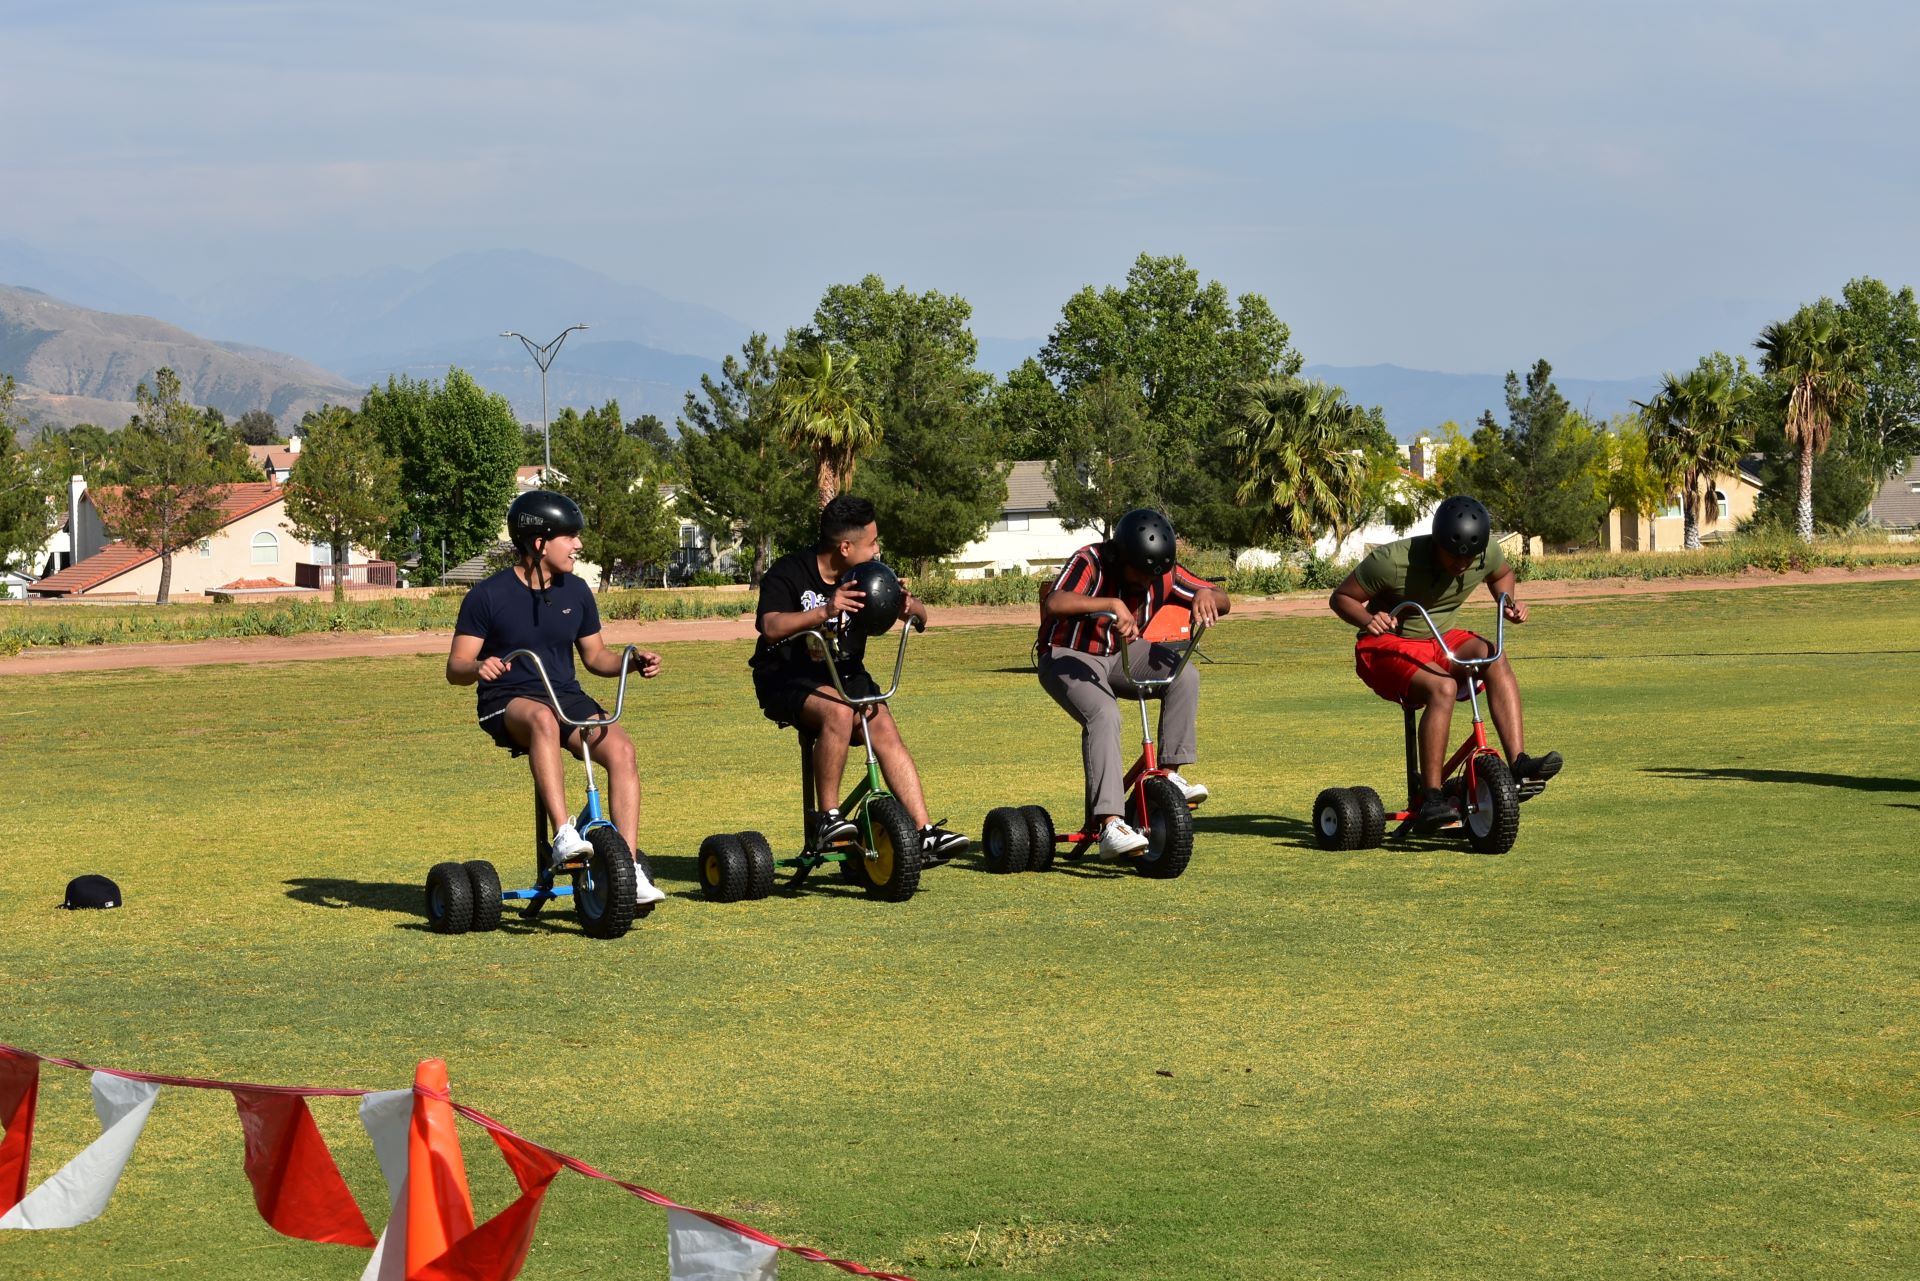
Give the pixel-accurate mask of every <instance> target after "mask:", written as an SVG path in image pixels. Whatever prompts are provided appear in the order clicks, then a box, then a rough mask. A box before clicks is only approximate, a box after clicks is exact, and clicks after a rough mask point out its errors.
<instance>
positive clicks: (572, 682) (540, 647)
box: [453, 569, 600, 719]
mask: <svg viewBox="0 0 1920 1281" xmlns="http://www.w3.org/2000/svg"><path fill="white" fill-rule="evenodd" d="M541 596H542V594H541V593H540V592H538V591H536V590H534V589H533V588H531V587H528V586H527V585H526V584H525V583H523V582H521V581H520V580H519V579H518V578H517V577H515V576H514V572H513V571H512V570H511V569H503V570H501V571H500V572H499V573H497V574H495V575H493V576H492V577H491V578H488V579H486V580H485V581H484V582H482V583H480V584H478V585H477V586H475V587H474V589H473V590H472V591H470V592H468V593H467V598H466V599H465V600H463V601H461V602H460V616H459V618H458V619H457V620H456V621H455V622H454V624H453V633H454V635H456V636H478V637H479V638H480V640H481V645H480V657H481V658H482V659H488V658H504V657H506V656H507V655H508V654H510V653H512V652H513V651H514V650H516V649H530V650H532V651H533V652H534V653H536V654H538V655H540V661H541V662H542V663H543V664H545V665H546V669H547V677H548V679H550V680H552V681H553V688H554V692H555V693H557V694H559V695H560V696H561V697H562V698H563V699H564V698H565V697H566V696H567V695H568V694H578V693H581V689H580V681H579V680H578V678H576V677H575V675H574V671H573V646H574V642H575V641H578V640H579V639H580V638H581V637H583V636H592V635H594V634H595V633H597V632H598V631H599V630H600V607H599V605H597V604H596V603H595V602H594V599H593V593H592V592H590V591H588V590H587V585H586V583H584V582H582V581H581V579H580V576H579V575H578V574H556V575H555V576H554V578H553V582H552V583H551V584H550V585H549V586H548V588H547V590H546V593H545V599H544V600H543V599H542V598H541ZM479 691H480V696H479V697H480V716H481V718H482V719H484V718H486V717H487V716H489V715H490V714H492V713H494V712H497V711H499V710H500V709H501V708H503V707H505V706H506V705H507V704H508V703H510V702H512V701H513V700H514V699H516V698H537V699H539V700H540V701H541V702H543V703H544V702H546V701H547V691H546V690H545V688H543V687H542V686H541V684H540V677H539V674H538V673H536V672H535V671H534V669H533V664H532V663H529V662H528V661H527V660H526V659H524V658H522V659H516V660H515V661H514V663H513V665H512V666H511V667H509V668H508V669H507V670H506V671H505V672H504V673H502V674H501V676H500V678H499V679H498V680H491V681H481V682H480V685H479Z"/></svg>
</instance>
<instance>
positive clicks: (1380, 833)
mask: <svg viewBox="0 0 1920 1281" xmlns="http://www.w3.org/2000/svg"><path fill="white" fill-rule="evenodd" d="M1350 790H1351V791H1352V792H1353V800H1354V804H1356V805H1358V806H1359V807H1360V844H1359V846H1358V847H1357V848H1359V849H1363V850H1376V849H1379V848H1380V845H1381V843H1382V842H1383V841H1385V840H1386V839H1387V806H1386V803H1385V802H1384V801H1382V800H1381V799H1380V793H1378V792H1376V791H1374V790H1373V789H1372V788H1371V787H1356V788H1352V789H1350Z"/></svg>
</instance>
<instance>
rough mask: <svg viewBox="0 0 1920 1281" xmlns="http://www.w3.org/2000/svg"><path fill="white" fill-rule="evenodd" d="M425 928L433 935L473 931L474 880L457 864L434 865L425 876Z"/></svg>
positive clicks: (463, 867)
mask: <svg viewBox="0 0 1920 1281" xmlns="http://www.w3.org/2000/svg"><path fill="white" fill-rule="evenodd" d="M427 927H428V928H429V929H431V930H432V931H433V932H434V933H435V934H465V933H466V932H467V931H468V930H470V929H472V928H473V878H472V877H471V876H469V875H468V874H467V869H466V867H465V866H464V865H462V864H460V863H435V864H434V865H433V870H432V871H430V872H428V873H427Z"/></svg>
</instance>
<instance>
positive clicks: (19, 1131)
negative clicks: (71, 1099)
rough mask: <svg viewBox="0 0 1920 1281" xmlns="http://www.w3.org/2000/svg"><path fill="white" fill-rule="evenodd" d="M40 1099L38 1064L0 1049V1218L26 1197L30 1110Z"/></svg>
mask: <svg viewBox="0 0 1920 1281" xmlns="http://www.w3.org/2000/svg"><path fill="white" fill-rule="evenodd" d="M39 1098H40V1060H39V1059H35V1058H29V1057H28V1056H26V1055H24V1054H15V1053H14V1052H13V1051H12V1050H8V1049H0V1127H4V1128H5V1137H3V1138H0V1214H5V1213H6V1212H7V1211H8V1210H11V1209H12V1208H13V1207H14V1206H16V1205H18V1204H20V1198H21V1197H24V1196H25V1195H26V1194H27V1158H28V1157H30V1156H31V1155H32V1154H33V1110H34V1106H35V1105H36V1104H37V1103H38V1101H39Z"/></svg>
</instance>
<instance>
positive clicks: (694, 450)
mask: <svg viewBox="0 0 1920 1281" xmlns="http://www.w3.org/2000/svg"><path fill="white" fill-rule="evenodd" d="M778 367H779V356H778V354H777V353H776V352H775V351H774V350H773V349H772V347H771V346H770V345H769V343H768V341H767V336H766V335H765V334H754V335H753V336H752V337H751V338H749V339H748V340H747V341H746V343H745V344H743V345H742V346H741V348H740V354H739V356H737V357H736V356H728V357H727V358H726V360H725V361H724V362H723V363H722V365H721V367H720V377H719V378H717V379H716V378H713V377H712V376H710V375H702V376H701V379H700V391H699V393H698V394H696V393H694V392H688V393H687V398H686V405H685V407H684V408H683V409H682V411H681V416H680V455H681V464H682V466H683V468H684V469H685V474H686V484H685V486H684V487H683V488H682V489H681V490H680V493H679V495H678V496H677V498H676V507H677V508H678V510H679V511H681V512H682V513H683V514H687V515H692V516H694V517H696V518H697V519H698V520H699V522H700V523H701V524H702V525H705V526H707V527H709V528H714V529H726V530H731V531H732V532H733V534H734V536H735V537H737V538H738V539H739V540H740V542H741V544H742V546H743V547H744V548H746V549H747V557H748V573H747V581H748V582H749V583H750V584H751V585H753V586H755V587H758V586H759V584H760V577H761V575H762V574H764V573H766V570H767V564H768V562H769V561H770V560H771V559H772V555H773V549H774V546H775V545H776V543H777V542H779V541H780V540H782V539H783V538H792V537H793V536H794V535H795V534H796V532H797V531H800V530H802V529H804V528H805V527H806V526H807V524H808V522H809V521H810V520H811V519H812V518H813V516H814V514H815V513H816V512H817V511H818V508H817V507H816V506H815V504H814V501H813V499H814V492H815V491H814V485H813V474H812V473H813V468H812V466H811V464H810V463H809V461H808V460H807V458H806V457H805V456H804V455H802V454H800V453H797V452H796V451H794V450H793V449H791V448H789V447H788V445H787V443H786V441H785V440H784V439H783V438H782V435H781V427H780V417H779V412H778V409H779V406H778V401H777V399H776V397H775V395H774V385H775V371H776V370H777V369H778Z"/></svg>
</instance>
